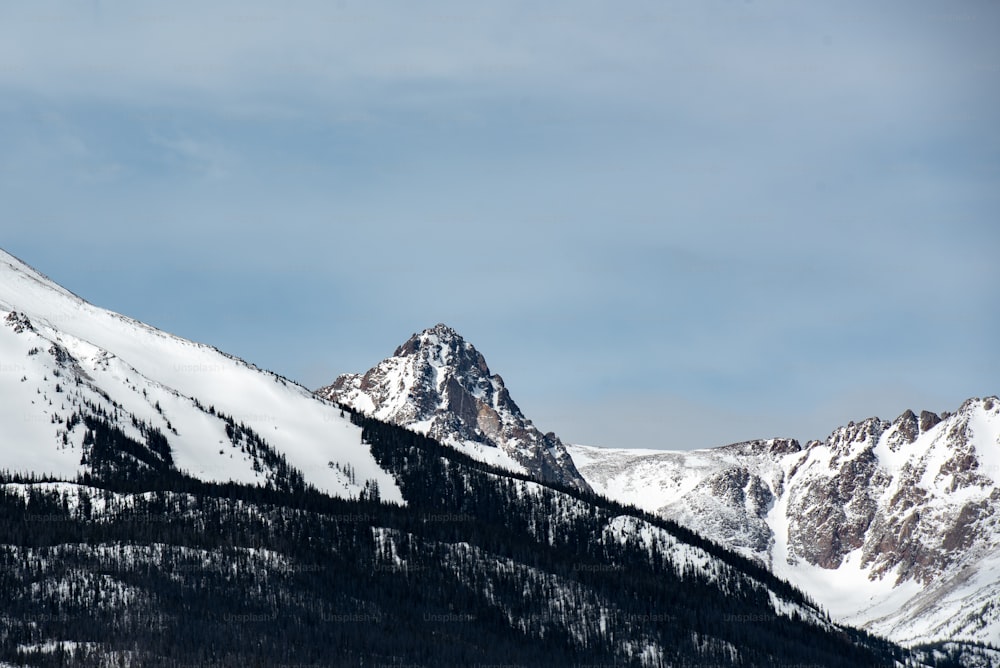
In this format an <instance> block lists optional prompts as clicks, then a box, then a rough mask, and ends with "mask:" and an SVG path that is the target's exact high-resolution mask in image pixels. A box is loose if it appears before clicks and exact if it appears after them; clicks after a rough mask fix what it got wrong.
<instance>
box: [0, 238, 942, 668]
mask: <svg viewBox="0 0 1000 668" xmlns="http://www.w3.org/2000/svg"><path fill="white" fill-rule="evenodd" d="M408 357H415V358H416V359H414V360H409V359H406V358H408ZM397 358H398V359H399V360H400V361H398V362H396V363H395V364H393V363H386V368H385V369H384V370H382V371H377V373H376V372H371V375H370V376H368V379H367V380H365V379H356V381H350V380H344V381H343V384H344V385H345V386H346V385H347V384H352V383H356V389H357V390H358V391H359V392H360V391H361V390H364V391H365V392H372V393H373V394H372V395H368V394H364V395H362V394H360V393H359V394H357V395H352V399H353V400H354V401H355V402H360V401H363V397H369V401H372V403H371V405H370V406H369V408H370V409H372V412H374V409H375V408H376V405H375V402H374V401H373V400H372V399H371V397H375V398H378V399H379V400H380V401H386V400H387V399H388V398H389V397H391V396H393V392H398V391H399V385H402V386H403V388H408V389H409V391H408V392H405V393H403V394H402V395H400V397H401V398H399V401H398V402H397V403H393V404H391V405H392V406H394V407H395V408H396V409H398V410H399V411H403V412H404V413H403V414H405V411H406V410H410V411H412V413H411V414H410V423H411V424H421V425H422V427H423V431H425V432H429V433H431V434H432V435H434V434H440V435H442V436H444V437H445V438H448V439H450V440H451V442H452V446H447V445H442V444H441V443H438V442H437V441H435V440H433V439H431V438H427V437H425V436H422V435H420V434H418V433H415V432H414V431H411V430H407V429H404V428H402V427H400V426H398V425H394V424H389V423H387V422H383V421H379V420H377V419H375V418H374V417H367V416H364V415H361V414H357V413H352V414H350V415H347V414H346V411H343V410H342V409H341V408H339V407H337V406H336V405H335V404H333V403H331V402H330V401H328V400H325V399H322V398H319V397H316V396H314V395H313V394H312V393H311V392H309V391H308V390H306V389H305V388H302V387H300V386H298V385H295V384H294V383H292V382H290V381H288V380H286V379H283V378H281V377H278V376H276V375H274V374H271V373H267V372H264V371H261V370H259V369H257V368H256V367H254V366H252V365H250V364H247V363H246V362H243V361H241V360H238V359H235V358H233V357H230V356H227V355H225V354H223V353H221V352H219V351H218V350H216V349H214V348H211V347H208V346H204V345H200V344H197V343H193V342H191V341H187V340H184V339H181V338H178V337H175V336H171V335H169V334H166V333H164V332H161V331H158V330H156V329H153V328H151V327H149V326H147V325H144V324H142V323H139V322H136V321H134V320H132V319H129V318H127V317H124V316H120V315H117V314H115V313H111V312H109V311H106V310H104V309H100V308H98V307H95V306H93V305H91V304H89V303H87V302H85V301H84V300H82V299H81V298H79V297H77V296H75V295H73V294H72V293H70V292H68V291H66V290H64V289H63V288H61V287H59V286H58V285H56V284H55V283H53V282H52V281H50V280H49V279H47V278H46V277H44V276H43V275H41V274H39V273H38V272H36V271H34V270H33V269H31V268H30V267H28V266H26V265H25V264H23V263H22V262H20V261H18V260H17V259H16V258H14V257H12V256H10V255H8V254H6V253H3V252H2V251H0V666H5V665H18V666H39V667H41V666H54V665H67V666H83V667H87V668H90V667H91V666H106V665H121V666H177V665H217V666H248V665H373V664H375V665H397V666H398V665H416V664H415V660H420V662H422V663H425V664H426V665H498V664H499V663H501V662H503V663H505V664H509V665H515V664H516V665H538V666H543V665H544V666H559V665H580V658H581V657H586V659H587V660H588V661H592V662H597V663H600V664H602V665H629V666H650V667H653V666H663V665H722V664H725V665H748V666H749V665H753V666H757V665H778V664H794V665H822V666H839V665H843V664H844V663H845V661H846V662H848V663H853V664H854V665H906V666H923V665H928V659H929V658H930V655H929V654H928V653H926V652H922V651H921V652H910V651H907V650H904V649H903V648H900V647H898V646H895V645H893V644H891V643H888V642H885V641H884V640H882V639H879V638H874V637H871V636H868V635H866V634H863V633H859V632H857V631H854V630H852V629H845V628H842V627H840V626H838V625H837V624H836V623H834V622H832V621H831V620H830V619H829V618H828V617H827V616H826V615H825V614H824V613H823V611H821V610H819V609H818V608H817V607H816V606H815V604H813V603H812V602H811V601H810V600H809V599H808V597H806V596H805V595H803V593H802V592H801V591H797V590H796V589H794V588H793V587H791V586H789V585H788V583H786V582H783V581H781V580H779V579H777V578H775V577H774V576H773V574H771V573H770V572H769V571H768V570H767V569H765V568H763V567H761V566H760V565H759V564H756V563H754V562H752V561H750V560H747V559H745V558H744V557H742V556H740V555H737V554H735V553H732V552H729V551H727V550H725V549H723V548H720V547H719V546H718V545H716V544H714V543H711V542H709V541H705V540H703V539H702V538H700V537H699V536H697V535H695V534H693V533H691V532H689V531H687V530H685V529H683V528H682V527H679V526H677V525H676V524H674V523H671V522H668V521H665V520H663V519H661V518H657V517H654V516H651V515H646V514H644V513H641V512H639V511H637V510H636V509H634V508H629V507H626V506H623V505H621V504H618V503H615V502H613V501H610V500H607V499H603V498H599V497H596V496H595V495H593V494H592V493H590V490H589V488H588V487H587V486H586V484H585V483H583V482H582V479H580V478H579V474H578V473H577V472H576V470H575V468H573V465H572V461H571V460H570V459H569V458H568V455H567V454H566V450H565V448H564V447H563V446H562V444H561V443H560V442H559V441H558V439H556V438H555V437H554V436H551V435H543V434H540V433H539V432H538V431H537V430H536V429H534V427H532V426H531V424H530V422H529V421H527V420H525V419H524V417H523V415H521V413H520V411H519V410H518V409H517V407H516V405H514V404H513V402H512V401H511V400H510V397H509V396H508V394H507V392H506V390H505V389H504V387H503V383H502V381H501V380H500V378H499V376H492V375H490V373H489V370H488V368H487V367H486V364H485V361H484V360H483V359H482V356H481V355H479V354H478V353H477V352H476V351H475V349H474V348H472V346H470V345H468V344H466V343H465V342H463V341H461V339H460V338H459V337H458V336H457V335H456V334H454V332H452V331H451V330H448V329H447V328H444V327H443V326H439V327H436V328H434V329H433V330H428V332H424V333H423V334H421V335H417V336H415V337H414V339H411V341H410V342H408V343H407V344H405V345H404V346H403V347H402V348H400V350H399V351H398V356H397ZM390 362H391V361H390ZM397 371H398V373H397V375H393V373H395V372H397ZM379 376H384V377H388V379H387V378H384V377H382V378H380V377H379ZM380 383H387V385H386V386H385V391H384V392H381V393H380V392H378V391H376V389H377V388H378V387H381V385H380ZM352 387H353V385H352ZM331 396H334V397H335V398H338V399H339V398H340V397H339V395H331ZM408 407H409V408H408ZM449 412H450V413H454V415H453V416H452V418H449V414H448V413H449ZM456 445H457V446H458V447H454V446H456ZM469 454H474V455H477V456H478V458H477V457H469V456H466V455H469ZM484 459H488V460H492V461H494V462H495V463H499V464H502V466H492V465H490V464H488V463H484V462H483V460H484ZM511 469H515V470H516V471H519V472H518V473H512V472H511ZM546 480H548V481H556V482H559V483H562V484H560V485H553V484H551V483H550V482H546ZM386 501H390V502H393V503H385V502H386ZM956 656H958V655H957V653H956V652H949V653H948V654H947V655H946V657H945V659H946V662H945V663H943V664H941V665H947V666H949V668H950V667H951V666H956V665H957V664H956V661H955V658H954V657H956Z"/></svg>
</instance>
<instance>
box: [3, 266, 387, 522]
mask: <svg viewBox="0 0 1000 668" xmlns="http://www.w3.org/2000/svg"><path fill="white" fill-rule="evenodd" d="M12 312H18V313H23V314H24V315H26V316H27V318H28V319H29V320H30V323H31V325H32V327H33V328H34V331H32V330H30V329H23V331H21V332H17V331H16V330H15V327H14V325H13V324H12V323H10V322H7V320H6V319H7V317H8V315H9V314H11V313H12ZM53 344H57V345H58V346H59V347H61V348H62V349H63V350H65V351H66V352H67V353H69V355H70V356H71V361H70V363H69V366H70V367H73V369H72V370H69V371H67V369H66V365H65V364H62V365H60V364H59V362H58V360H57V359H55V355H54V354H52V353H50V352H49V351H50V349H51V348H52V347H53ZM29 352H32V353H33V354H29ZM54 372H60V373H61V376H60V377H57V376H55V375H54ZM74 376H79V377H80V378H82V379H83V382H82V383H81V384H75V381H74ZM57 383H58V384H59V385H60V389H61V391H57V389H56V384H57ZM102 392H103V393H106V395H107V396H108V397H110V398H111V401H113V402H115V403H117V404H118V406H119V413H120V415H121V416H128V415H129V414H133V415H135V416H136V417H137V418H138V419H140V420H143V421H146V422H148V423H150V424H152V425H154V426H156V427H157V428H159V429H160V430H161V431H162V432H163V434H164V435H165V436H166V437H167V439H168V441H169V443H170V446H171V450H172V456H173V459H174V463H175V465H176V466H177V467H178V468H179V469H182V470H185V471H187V472H188V473H189V474H191V475H193V476H195V477H197V478H200V479H202V480H207V481H228V480H232V481H236V482H243V483H254V482H262V481H263V478H262V477H261V474H260V473H259V472H257V471H254V468H253V462H252V461H251V459H250V458H249V457H247V456H246V455H244V454H243V453H241V452H240V450H239V449H238V448H234V447H233V446H232V444H231V443H230V442H229V441H228V440H227V437H226V434H225V424H224V422H223V421H222V420H221V419H219V418H218V417H216V416H215V415H212V414H210V413H209V412H207V411H206V410H203V409H202V408H198V407H197V406H196V404H195V400H197V401H198V402H200V404H201V405H202V406H203V407H205V408H207V407H209V406H211V407H214V409H215V410H216V411H217V412H221V413H225V414H227V415H230V416H232V417H233V418H234V420H235V421H236V422H237V423H240V422H242V423H244V424H245V425H247V426H248V427H250V428H251V429H252V430H253V431H255V432H256V433H257V434H259V435H260V436H261V437H262V438H263V439H264V440H265V441H266V442H267V443H268V444H269V445H271V446H272V447H273V448H274V449H275V450H276V451H277V452H278V453H281V454H283V455H284V456H285V457H286V458H287V460H288V462H289V464H291V465H292V466H293V467H294V468H295V469H297V470H299V471H300V472H301V473H302V474H303V476H304V478H305V480H306V482H307V483H311V484H312V485H314V486H316V487H317V488H318V489H320V490H322V491H324V492H326V493H328V494H331V495H334V496H340V497H348V498H350V497H356V496H357V495H358V494H359V493H360V492H361V490H362V488H363V485H364V483H365V482H366V481H368V480H372V481H375V482H376V483H377V484H378V486H379V490H380V493H381V496H382V498H383V499H384V500H387V501H394V502H398V503H402V502H403V499H402V494H401V493H400V490H399V488H398V487H397V485H396V483H395V481H394V479H393V478H392V476H391V475H390V474H389V473H387V472H386V471H384V470H383V469H381V468H380V467H379V466H378V464H377V463H376V462H375V460H374V458H373V457H372V455H371V453H370V451H369V449H368V447H367V446H366V445H363V444H362V443H361V434H360V429H359V428H357V427H355V426H354V425H352V424H351V423H350V421H349V420H348V419H345V418H342V417H341V416H340V410H339V409H338V408H336V407H335V406H333V405H332V404H330V403H328V402H325V401H323V400H320V399H318V398H316V397H315V396H314V395H313V394H312V393H311V392H310V391H308V390H307V389H305V388H303V387H301V386H299V385H297V384H295V383H293V382H291V381H289V380H286V379H284V378H281V377H279V376H277V375H275V374H272V373H269V372H266V371H262V370H261V369H258V368H257V367H255V366H253V365H250V364H248V363H246V362H244V361H242V360H239V359H237V358H235V357H232V356H229V355H226V354H224V353H222V352H220V351H219V350H217V349H215V348H213V347H211V346H207V345H202V344H199V343H194V342H192V341H188V340H186V339H183V338H180V337H177V336H173V335H170V334H167V333H165V332H162V331H160V330H157V329H155V328H153V327H150V326H148V325H145V324H143V323H141V322H138V321H136V320H133V319H131V318H128V317H126V316H122V315H119V314H117V313H113V312H111V311H108V310H105V309H102V308H99V307H97V306H94V305H92V304H90V303H88V302H86V301H84V300H83V299H81V298H80V297H77V296H76V295H74V294H72V293H71V292H69V291H67V290H66V289H64V288H62V287H60V286H59V285H57V284H55V283H54V282H52V281H51V280H49V279H48V278H46V277H45V276H43V275H42V274H40V273H38V272H37V271H35V270H34V269H32V268H30V267H28V266H27V265H25V264H24V263H23V262H21V261H20V260H18V259H17V258H15V257H13V256H11V255H9V254H8V253H6V252H4V251H0V397H2V401H0V468H2V469H8V470H11V471H19V472H35V473H51V474H54V475H56V476H59V477H72V476H75V475H76V474H77V473H78V472H80V471H81V470H82V469H81V465H80V450H79V445H80V441H81V439H82V432H83V429H82V428H80V429H77V430H74V431H73V433H72V434H69V435H68V441H69V443H68V444H67V445H63V444H62V442H61V433H60V430H61V429H62V430H64V428H63V426H62V425H61V424H57V423H55V422H53V413H55V414H59V415H60V416H61V417H62V418H65V417H66V415H67V414H68V413H69V412H72V409H71V407H70V406H68V405H67V402H68V400H69V397H70V395H73V397H74V398H76V399H78V400H83V399H86V400H89V401H93V402H95V403H97V404H99V405H101V406H104V407H105V408H106V409H108V410H113V407H112V406H113V405H112V404H111V403H110V402H109V401H107V399H106V398H105V397H103V396H102V395H101V393H102ZM157 405H159V409H157ZM124 422H127V420H123V421H121V422H120V423H119V424H120V425H121V426H123V428H125V427H126V425H125V424H124ZM168 422H169V424H170V427H172V428H173V430H176V434H175V433H173V431H171V430H170V429H169V428H168V426H167V423H168ZM128 427H130V425H128ZM125 431H126V432H128V428H125ZM133 431H135V430H133ZM331 463H335V464H340V465H342V466H343V465H350V466H351V467H352V468H353V469H354V471H355V480H356V482H354V483H352V482H351V481H350V480H348V479H347V477H346V476H345V475H344V474H343V473H342V472H341V471H339V470H337V469H336V468H335V467H333V466H330V464H331Z"/></svg>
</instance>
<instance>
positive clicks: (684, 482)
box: [569, 397, 1000, 645]
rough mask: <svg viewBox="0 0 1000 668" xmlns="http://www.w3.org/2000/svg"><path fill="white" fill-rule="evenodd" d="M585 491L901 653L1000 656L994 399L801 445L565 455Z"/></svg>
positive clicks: (998, 410)
mask: <svg viewBox="0 0 1000 668" xmlns="http://www.w3.org/2000/svg"><path fill="white" fill-rule="evenodd" d="M569 450H570V452H571V454H572V455H573V457H574V460H575V461H576V462H577V465H578V467H579V470H580V471H581V472H582V473H583V474H584V476H585V477H586V478H587V479H588V481H589V482H590V483H591V485H592V486H593V487H594V489H596V490H598V491H599V492H602V493H605V494H607V495H609V496H611V497H612V498H617V499H620V500H623V501H627V502H633V503H636V504H637V505H639V506H640V507H643V508H645V509H647V510H649V511H650V512H655V513H656V514H658V515H660V516H662V517H666V518H670V519H673V520H675V521H678V522H680V523H682V524H684V525H686V526H689V527H692V528H694V529H695V530H697V531H700V532H702V533H703V534H704V535H706V536H708V537H710V538H712V539H713V540H715V541H718V542H719V543H721V544H723V545H726V546H729V547H731V548H732V549H737V550H739V551H740V552H741V553H743V554H746V555H748V556H750V557H753V558H755V559H758V560H759V561H761V562H762V563H765V564H768V565H769V566H770V567H771V568H772V569H773V570H774V571H775V573H777V574H778V575H780V576H781V577H784V578H786V579H788V580H789V581H791V582H793V583H795V584H796V585H798V586H800V587H802V588H803V589H804V590H805V591H807V592H809V594H810V595H811V596H813V597H815V598H816V599H817V600H818V601H819V602H820V603H821V604H822V605H824V606H825V607H827V608H828V609H829V610H830V611H831V613H832V614H833V615H834V617H835V618H836V619H839V620H841V621H844V622H847V623H851V624H857V625H860V626H862V627H864V628H866V629H868V630H871V631H873V632H876V633H879V634H883V635H885V636H887V637H889V638H892V639H893V640H896V641H898V642H902V643H906V644H917V643H923V642H928V641H936V640H942V641H943V640H968V641H978V642H987V643H992V644H994V645H1000V604H997V603H996V602H997V601H1000V400H998V399H997V398H996V397H988V398H985V399H970V400H969V401H967V402H965V403H964V404H963V405H962V407H961V408H960V409H959V410H958V411H956V412H955V413H954V414H945V415H944V416H941V417H939V416H937V415H935V414H933V413H929V412H924V413H922V414H921V415H920V416H919V417H918V416H917V415H915V414H914V413H912V412H910V411H906V412H905V413H903V414H902V415H901V416H899V417H898V418H897V419H896V420H894V421H891V422H889V421H885V420H881V419H878V418H869V419H867V420H864V421H862V422H859V423H853V422H852V423H851V424H849V425H847V426H846V427H841V428H839V429H837V430H835V431H834V432H833V433H832V434H831V435H830V436H829V437H828V438H827V439H826V440H825V441H811V442H809V443H807V444H806V445H805V446H802V445H800V444H799V443H798V442H796V441H790V440H781V439H773V440H768V441H752V442H746V443H739V444H734V445H731V446H725V447H721V448H715V449H710V450H701V451H693V452H663V451H648V450H647V451H640V450H632V451H629V450H610V449H602V448H593V447H584V446H570V447H569Z"/></svg>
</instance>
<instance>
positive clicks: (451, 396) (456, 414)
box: [317, 324, 590, 490]
mask: <svg viewBox="0 0 1000 668" xmlns="http://www.w3.org/2000/svg"><path fill="white" fill-rule="evenodd" d="M317 394H318V395H319V396H321V397H323V398H325V399H329V400H332V401H336V402H338V403H341V404H344V405H346V406H349V407H350V408H352V409H353V410H357V411H360V412H362V413H365V414H367V415H370V416H372V417H375V418H378V419H380V420H384V421H387V422H391V423H394V424H397V425H400V426H403V427H407V428H409V429H412V430H414V431H417V432H420V433H422V434H426V435H427V436H430V437H432V438H434V439H437V440H438V441H440V442H442V443H445V444H447V445H450V446H452V447H455V448H457V449H459V450H461V451H463V452H465V453H467V454H469V455H471V456H472V457H474V458H475V459H478V460H481V461H486V462H489V463H491V464H495V465H499V466H502V467H504V468H506V469H508V470H512V471H516V472H519V473H525V474H528V475H532V476H534V477H537V478H538V479H540V480H544V481H547V482H556V483H560V484H564V485H568V486H570V487H573V488H576V489H581V490H589V489H590V486H589V485H588V484H587V482H586V481H585V480H584V479H583V477H582V476H581V475H580V473H579V472H578V471H577V470H576V466H575V465H574V464H573V460H572V458H571V457H570V456H569V454H568V453H567V451H566V448H565V446H564V445H563V443H562V441H560V440H559V438H558V437H557V436H556V435H555V434H553V433H542V432H541V431H540V430H538V429H537V428H536V427H535V426H534V425H533V424H532V422H531V420H528V419H527V418H525V416H524V414H523V413H522V412H521V409H520V408H518V406H517V404H516V403H514V400H513V399H511V397H510V393H509V392H508V391H507V388H506V387H505V386H504V382H503V378H501V377H500V376H499V375H497V374H492V373H491V372H490V369H489V366H487V364H486V359H485V358H484V357H483V356H482V354H480V352H479V351H478V350H476V349H475V347H474V346H473V345H472V344H471V343H469V342H467V341H465V340H464V339H463V338H462V337H461V336H460V335H459V334H458V333H457V332H456V331H455V330H454V329H452V328H451V327H448V326H447V325H444V324H438V325H435V326H434V327H431V328H429V329H426V330H424V331H422V332H420V333H417V334H414V335H413V336H411V337H410V338H409V339H408V340H407V341H406V342H405V343H403V345H401V346H399V347H398V348H397V349H396V351H395V352H394V353H393V354H392V356H391V357H388V358H386V359H384V360H382V361H381V362H379V363H378V364H376V365H375V366H374V367H372V368H371V369H369V370H368V371H367V372H365V373H364V374H344V375H341V376H340V377H338V378H337V379H336V381H335V382H334V383H333V384H332V385H329V386H327V387H323V388H321V389H319V390H317Z"/></svg>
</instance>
